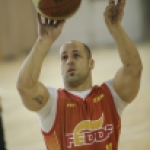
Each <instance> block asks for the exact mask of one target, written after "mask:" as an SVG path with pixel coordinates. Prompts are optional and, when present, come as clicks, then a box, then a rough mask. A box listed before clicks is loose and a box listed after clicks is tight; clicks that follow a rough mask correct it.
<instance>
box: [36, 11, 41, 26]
mask: <svg viewBox="0 0 150 150" xmlns="http://www.w3.org/2000/svg"><path fill="white" fill-rule="evenodd" d="M37 16H38V23H39V24H41V25H42V19H41V15H40V14H39V13H38V14H37Z"/></svg>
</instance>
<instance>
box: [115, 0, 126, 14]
mask: <svg viewBox="0 0 150 150" xmlns="http://www.w3.org/2000/svg"><path fill="white" fill-rule="evenodd" d="M117 6H118V11H119V12H121V11H123V10H124V7H125V0H118V4H117Z"/></svg>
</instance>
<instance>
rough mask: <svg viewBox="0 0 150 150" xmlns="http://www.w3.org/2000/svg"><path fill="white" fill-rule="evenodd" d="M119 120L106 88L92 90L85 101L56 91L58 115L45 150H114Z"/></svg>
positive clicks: (99, 87)
mask: <svg viewBox="0 0 150 150" xmlns="http://www.w3.org/2000/svg"><path fill="white" fill-rule="evenodd" d="M120 126H121V120H120V117H119V115H118V112H117V110H116V107H115V104H114V100H113V97H112V95H111V92H110V91H109V89H108V87H107V86H106V85H105V84H103V85H102V86H94V87H93V88H92V90H91V92H90V93H89V94H88V95H87V97H86V98H85V100H84V101H83V100H82V98H80V97H78V96H76V95H73V94H71V93H69V92H67V91H66V90H64V89H59V90H58V103H57V114H56V119H55V123H54V125H53V127H52V129H51V131H50V132H49V133H45V132H42V133H43V136H44V140H45V143H46V146H47V150H83V149H84V150H117V149H118V139H119V134H120Z"/></svg>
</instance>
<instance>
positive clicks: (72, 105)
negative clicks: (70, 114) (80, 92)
mask: <svg viewBox="0 0 150 150" xmlns="http://www.w3.org/2000/svg"><path fill="white" fill-rule="evenodd" d="M67 107H71V108H73V107H76V104H73V103H69V104H67Z"/></svg>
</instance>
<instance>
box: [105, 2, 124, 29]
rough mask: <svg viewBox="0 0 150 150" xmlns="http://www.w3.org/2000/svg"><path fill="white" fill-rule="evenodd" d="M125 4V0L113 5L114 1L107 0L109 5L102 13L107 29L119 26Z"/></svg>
mask: <svg viewBox="0 0 150 150" xmlns="http://www.w3.org/2000/svg"><path fill="white" fill-rule="evenodd" d="M125 2H126V0H118V3H117V4H115V0H109V5H108V6H107V7H106V10H105V13H104V17H105V22H106V25H107V26H108V28H111V27H118V26H120V24H121V21H122V18H123V15H124V7H125Z"/></svg>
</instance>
